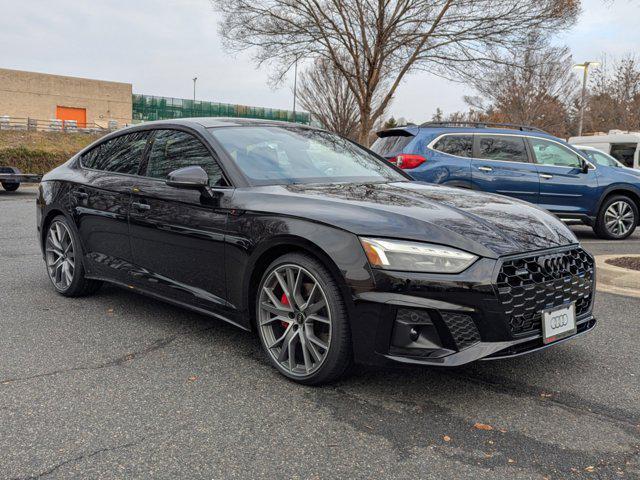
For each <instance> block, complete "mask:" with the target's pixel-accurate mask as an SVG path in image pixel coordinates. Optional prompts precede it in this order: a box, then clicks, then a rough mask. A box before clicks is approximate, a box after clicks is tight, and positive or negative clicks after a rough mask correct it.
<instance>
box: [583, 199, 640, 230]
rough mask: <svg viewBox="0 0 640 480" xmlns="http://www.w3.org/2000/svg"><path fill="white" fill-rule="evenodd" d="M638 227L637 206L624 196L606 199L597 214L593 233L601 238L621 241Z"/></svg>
mask: <svg viewBox="0 0 640 480" xmlns="http://www.w3.org/2000/svg"><path fill="white" fill-rule="evenodd" d="M637 226H638V206H637V205H636V203H635V202H634V201H633V200H632V199H631V198H629V197H627V196H625V195H615V196H613V197H610V198H608V199H606V200H605V201H604V202H603V204H602V206H601V207H600V212H598V219H597V221H596V225H595V227H594V229H593V230H594V231H595V232H596V234H597V235H598V236H599V237H601V238H606V239H608V240H622V239H624V238H627V237H628V236H629V235H631V234H632V233H633V232H634V230H635V229H636V227H637Z"/></svg>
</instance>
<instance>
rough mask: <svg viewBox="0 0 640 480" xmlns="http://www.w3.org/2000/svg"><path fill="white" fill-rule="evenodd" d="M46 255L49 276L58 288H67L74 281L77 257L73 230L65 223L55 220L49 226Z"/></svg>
mask: <svg viewBox="0 0 640 480" xmlns="http://www.w3.org/2000/svg"><path fill="white" fill-rule="evenodd" d="M45 257H46V262H47V271H48V272H49V278H51V281H52V282H53V284H54V285H55V287H56V288H57V289H58V290H60V291H65V290H67V289H68V288H69V285H71V282H72V281H73V274H74V272H75V266H76V264H75V262H76V258H75V251H74V248H73V239H72V237H71V232H70V231H69V229H68V227H67V226H66V225H65V224H64V223H62V222H59V221H55V222H53V223H52V224H51V225H50V226H49V232H48V233H47V240H46V245H45Z"/></svg>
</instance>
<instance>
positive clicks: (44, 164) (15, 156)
mask: <svg viewBox="0 0 640 480" xmlns="http://www.w3.org/2000/svg"><path fill="white" fill-rule="evenodd" d="M100 136H101V135H100V134H87V133H61V132H27V131H0V165H10V166H12V167H18V168H19V169H20V170H21V171H22V172H23V173H35V174H44V173H46V172H48V171H49V170H51V169H53V168H55V167H57V166H58V165H60V164H62V163H64V162H66V161H67V160H68V159H69V158H70V157H72V156H73V155H75V154H76V153H77V152H78V151H79V150H81V149H83V148H84V147H86V146H87V145H89V144H90V143H91V142H93V141H95V140H97V139H98V138H100Z"/></svg>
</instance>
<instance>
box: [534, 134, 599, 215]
mask: <svg viewBox="0 0 640 480" xmlns="http://www.w3.org/2000/svg"><path fill="white" fill-rule="evenodd" d="M529 143H530V144H531V149H532V151H533V152H534V155H535V159H536V163H537V167H538V173H539V175H540V197H539V201H538V204H539V205H540V206H541V207H543V208H546V209H547V210H550V211H552V212H557V213H562V212H565V213H571V214H578V215H582V214H589V213H590V212H591V210H593V207H594V205H593V199H596V198H598V191H597V190H598V180H597V175H596V171H595V170H593V169H589V171H588V172H587V173H583V172H582V162H581V159H580V157H579V156H578V155H577V154H576V153H575V152H573V151H572V150H570V149H569V148H567V147H565V146H564V145H561V144H560V143H557V142H552V141H550V140H546V139H542V138H529Z"/></svg>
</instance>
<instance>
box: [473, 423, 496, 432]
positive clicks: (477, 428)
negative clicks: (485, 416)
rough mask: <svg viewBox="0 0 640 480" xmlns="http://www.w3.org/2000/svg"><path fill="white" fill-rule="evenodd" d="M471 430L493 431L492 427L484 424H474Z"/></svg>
mask: <svg viewBox="0 0 640 480" xmlns="http://www.w3.org/2000/svg"><path fill="white" fill-rule="evenodd" d="M473 428H475V429H476V430H487V431H489V430H493V427H492V426H491V425H487V424H486V423H480V422H476V423H475V424H474V425H473Z"/></svg>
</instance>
